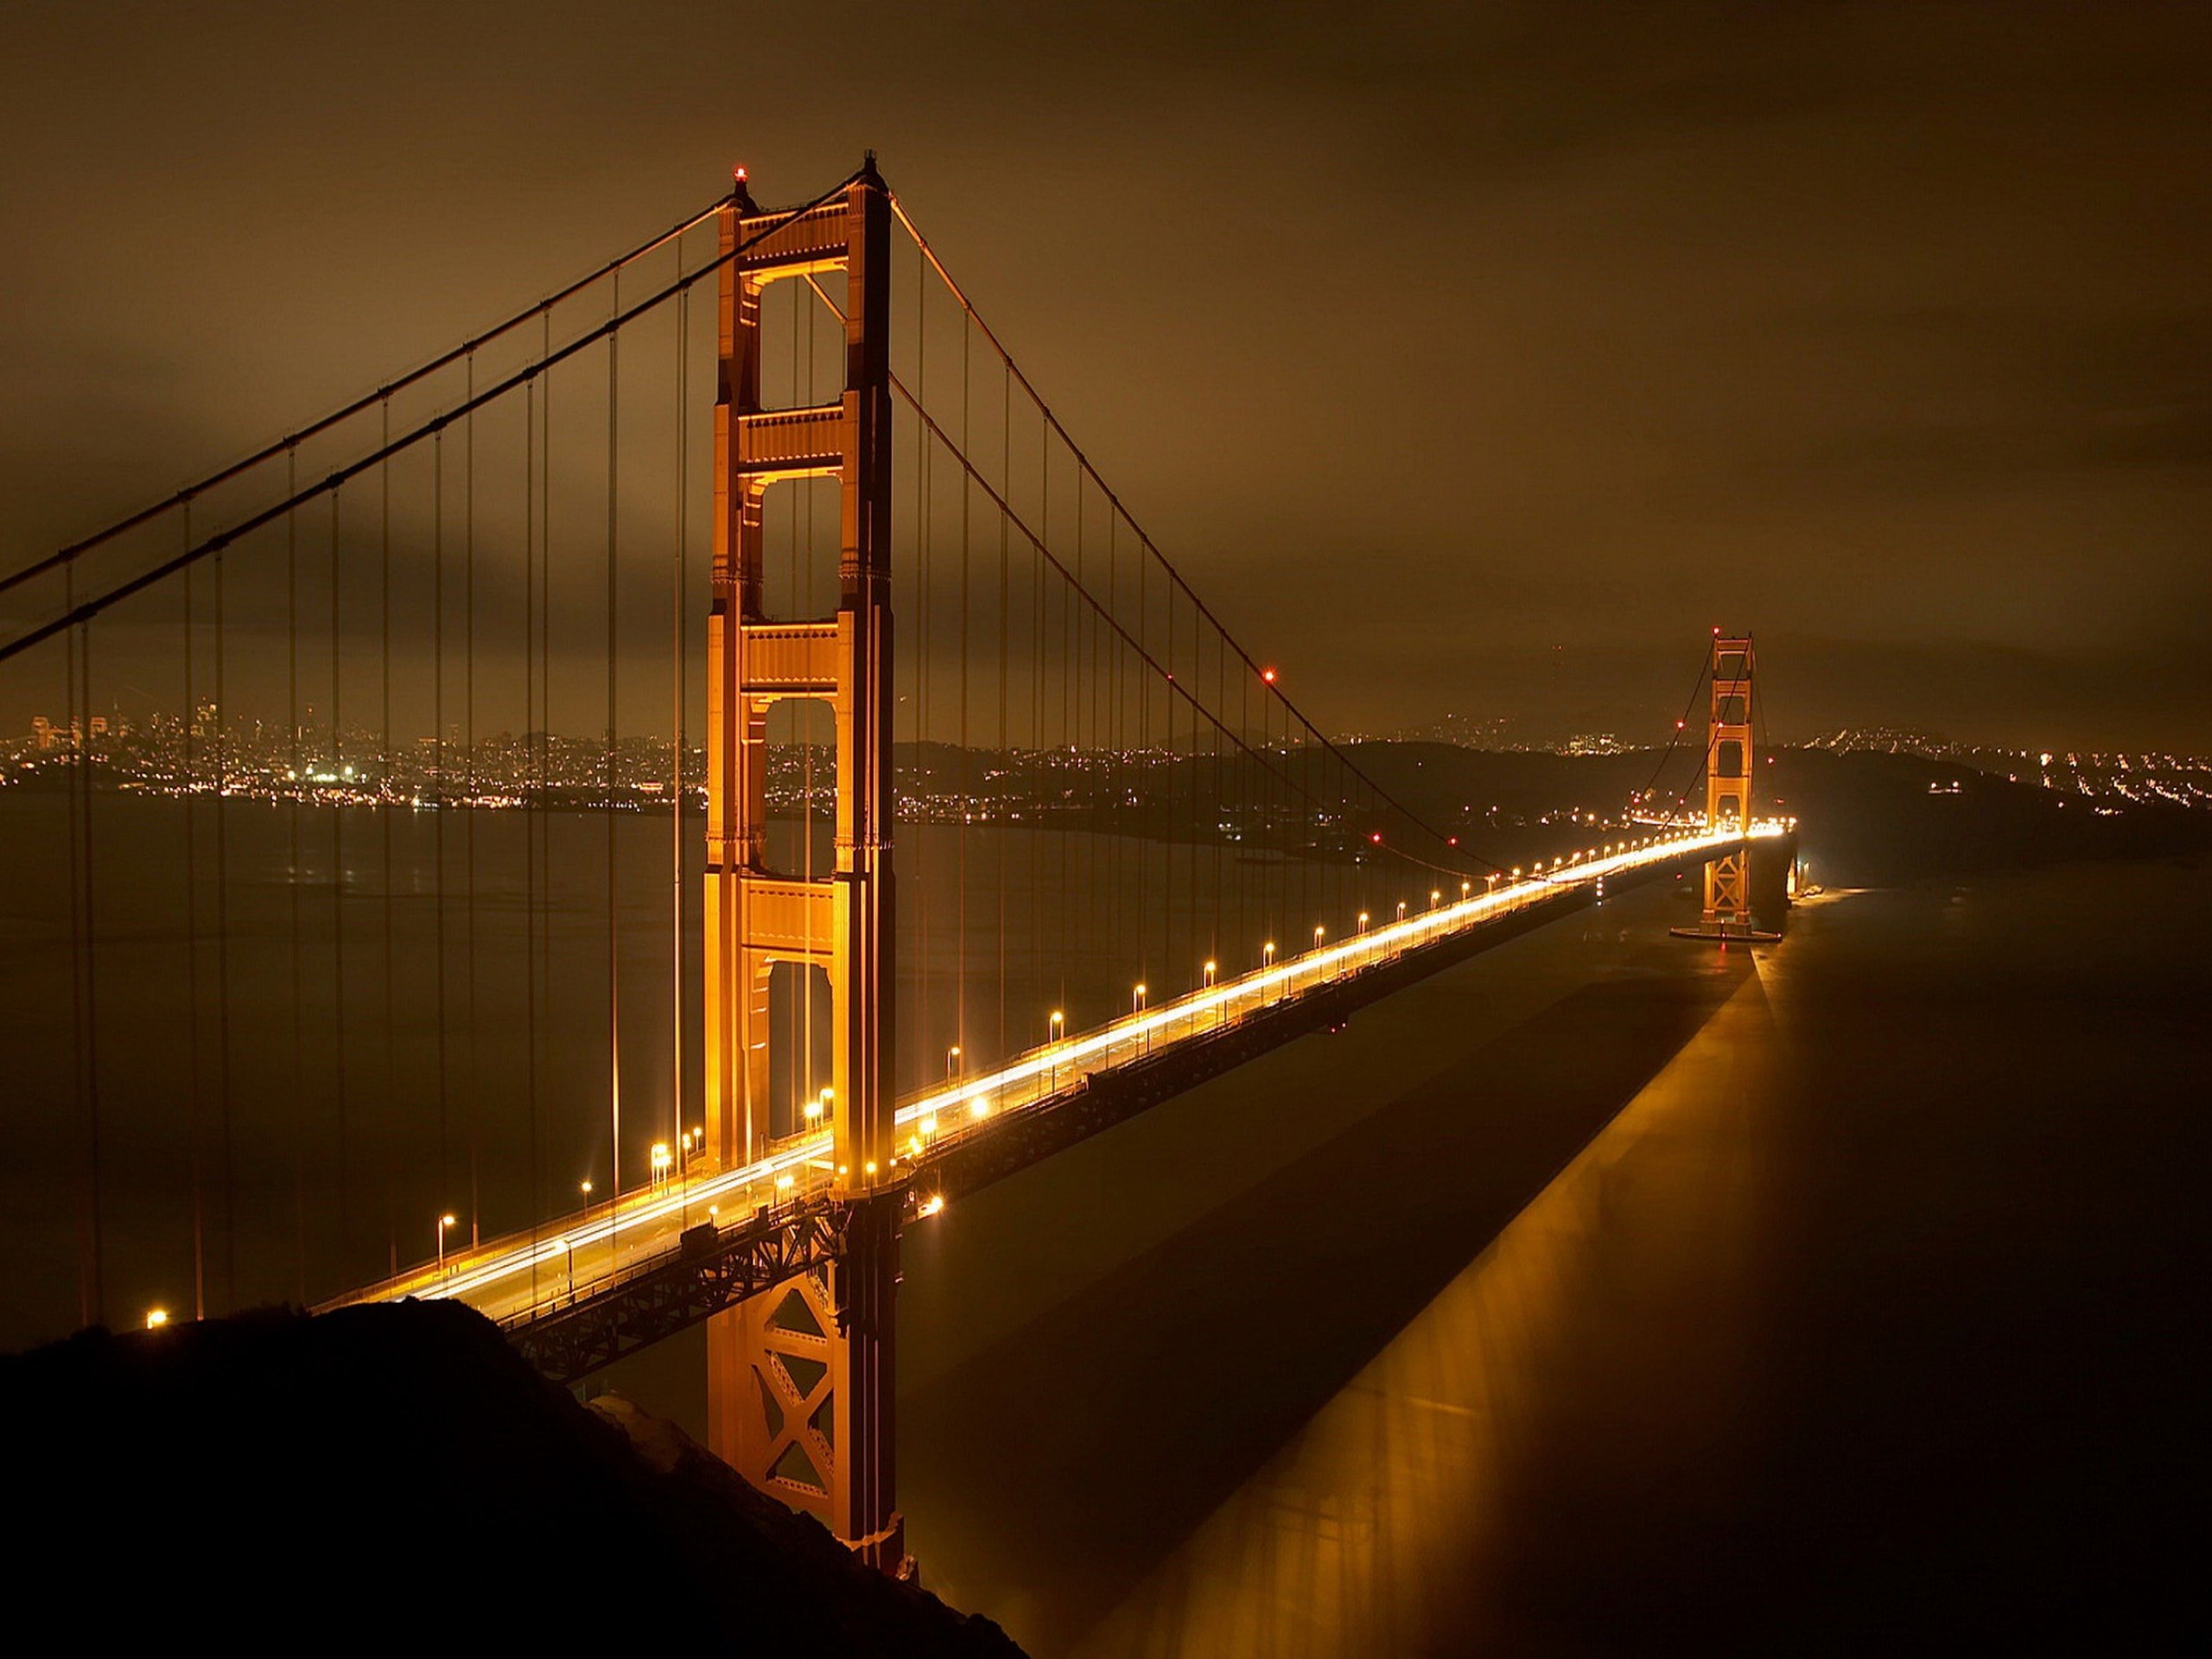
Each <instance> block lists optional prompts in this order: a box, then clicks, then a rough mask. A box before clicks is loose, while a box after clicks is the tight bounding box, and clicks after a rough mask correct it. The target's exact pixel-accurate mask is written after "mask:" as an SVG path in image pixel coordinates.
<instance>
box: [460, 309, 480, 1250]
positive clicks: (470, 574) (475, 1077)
mask: <svg viewBox="0 0 2212 1659" xmlns="http://www.w3.org/2000/svg"><path fill="white" fill-rule="evenodd" d="M467 399H468V403H469V404H470V408H469V410H468V414H467V417H466V422H465V425H464V429H463V432H464V435H465V437H466V438H467V446H466V447H467V460H466V461H465V462H464V468H465V470H464V472H463V474H462V478H461V565H462V578H461V593H462V599H461V634H462V637H463V639H464V640H465V642H466V643H465V644H464V645H463V646H462V649H461V662H462V664H463V666H462V669H461V702H462V705H463V713H462V716H461V718H462V722H463V726H462V739H463V741H464V742H465V743H466V744H467V760H468V783H467V792H468V817H467V819H466V820H465V821H464V824H463V828H462V831H461V842H462V845H461V860H462V863H463V864H464V866H465V867H466V875H465V880H463V882H462V887H463V890H464V892H465V893H466V894H467V897H466V899H464V900H463V909H464V914H463V918H462V926H463V928H464V930H465V931H466V932H467V950H466V960H467V981H468V1094H467V1100H468V1243H469V1244H470V1246H471V1247H472V1248H473V1247H474V1246H475V1245H476V1244H478V1243H481V1242H482V1236H483V1235H482V1227H483V1217H484V1200H483V1193H482V1192H481V1191H480V1188H479V1186H478V1185H477V1165H476V1114H477V1111H478V1109H479V1107H480V1098H479V1097H480V1095H481V1093H482V1090H483V1086H484V1076H483V1071H482V1069H481V1067H480V1065H479V1060H480V1039H479V1037H478V1034H477V1025H476V818H477V815H478V814H479V813H480V811H482V810H483V809H482V807H481V806H480V804H478V801H477V796H476V410H475V407H474V404H475V402H476V353H474V352H471V353H469V354H468V367H467Z"/></svg>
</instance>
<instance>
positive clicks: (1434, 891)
mask: <svg viewBox="0 0 2212 1659" xmlns="http://www.w3.org/2000/svg"><path fill="white" fill-rule="evenodd" d="M1443 897H1444V892H1443V889H1442V888H1440V887H1431V888H1430V889H1429V890H1428V907H1429V908H1430V909H1431V910H1434V909H1435V908H1436V906H1437V904H1438V903H1439V901H1440V900H1441V899H1443Z"/></svg>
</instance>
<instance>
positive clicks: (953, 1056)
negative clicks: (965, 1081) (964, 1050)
mask: <svg viewBox="0 0 2212 1659" xmlns="http://www.w3.org/2000/svg"><path fill="white" fill-rule="evenodd" d="M959 1078H960V1045H959V1044H957V1043H955V1044H954V1045H953V1046H951V1047H950V1048H948V1049H946V1050H945V1051H944V1080H945V1081H946V1082H947V1083H957V1082H958V1081H959Z"/></svg>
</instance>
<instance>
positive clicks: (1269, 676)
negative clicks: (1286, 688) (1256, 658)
mask: <svg viewBox="0 0 2212 1659" xmlns="http://www.w3.org/2000/svg"><path fill="white" fill-rule="evenodd" d="M1260 677H1261V678H1262V680H1264V681H1266V682H1267V683H1268V684H1269V685H1273V684H1274V683H1275V671H1274V670H1273V669H1272V668H1263V669H1262V670H1261V671H1260Z"/></svg>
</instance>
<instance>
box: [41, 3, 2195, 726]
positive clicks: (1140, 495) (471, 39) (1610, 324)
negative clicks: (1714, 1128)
mask: <svg viewBox="0 0 2212 1659" xmlns="http://www.w3.org/2000/svg"><path fill="white" fill-rule="evenodd" d="M867 14H868V8H865V7H861V6H857V5H855V6H847V7H843V8H837V9H820V8H798V7H779V8H769V7H757V8H756V7H738V6H728V5H689V6H680V5H625V6H619V7H613V6H603V5H594V6H574V5H566V4H561V3H534V4H531V5H513V6H499V7H493V6H474V7H467V8H454V7H448V6H445V5H415V6H402V5H375V4H362V5H356V6H349V7H346V8H328V9H326V8H302V7H293V6H283V7H277V6H247V5H203V6H194V7H189V8H187V7H174V6H150V5H149V6H121V5H85V6H69V7H63V6H48V7H39V8H30V7H17V8H14V9H11V11H10V17H9V21H8V25H7V42H8V49H7V51H6V53H5V54H4V56H0V213H4V217H5V222H6V226H7V230H6V233H5V235H4V237H0V300H3V302H0V363H4V365H5V372H4V373H0V492H4V494H5V498H6V499H7V501H8V503H9V512H8V513H7V515H6V518H5V524H4V527H3V528H0V569H12V568H14V567H15V566H16V565H17V564H19V563H23V562H25V561H27V560H29V559H30V558H32V557H34V556H38V555H40V554H41V553H44V552H46V551H48V550H51V548H52V547H54V545H57V544H59V543H60V542H62V541H64V540H66V539H67V538H68V537H72V536H73V535H75V534H78V533H80V532H81V531H85V530H86V529H89V528H91V527H92V526H94V525H96V524H99V523H101V522H104V521H105V519H107V518H112V517H114V516H116V515H117V514H118V513H120V512H123V511H124V510H125V509H127V508H129V507H131V506H135V505H138V504H140V503H141V502H142V501H143V500H146V499H151V498H153V497H155V496H156V495H159V494H162V493H166V492H167V491H168V490H170V489H173V488H174V487H175V486H176V485H177V484H178V483H180V482H181V481H182V480H184V479H185V478H186V477H187V476H188V475H191V474H194V473H195V472H197V471H200V470H201V469H204V468H207V467H210V466H212V465H213V464H216V463H218V462H219V461H224V460H226V459H228V458H229V457H231V456H232V455H234V454H238V453H239V452H241V451H243V450H245V449H247V448H251V447H253V446H254V445H256V444H257V443H258V442H263V441H264V440H266V439H268V438H270V437H271V436H273V435H277V433H279V432H281V431H283V430H284V429H288V428H289V427H290V426H292V425H295V424H296V423H298V422H299V421H301V420H302V418H304V417H306V416H308V415H311V414H313V413H315V412H317V411H319V410H321V409H323V408H324V407H326V406H328V405H331V404H334V403H337V402H339V401H340V400H341V399H343V398H345V397H350V396H352V395H353V394H355V393H357V392H359V391H363V390H365V389H366V388H368V387H370V386H372V385H376V384H377V383H378V381H379V380H381V379H383V378H388V377H389V376H390V375H391V374H392V373H393V372H397V370H398V369H399V368H400V367H401V366H403V365H408V364H411V363H413V362H416V361H418V360H420V359H423V358H425V357H427V356H428V355H429V354H430V353H433V352H435V351H436V350H437V349H439V348H441V347H442V346H446V345H448V344H449V343H451V342H452V341H453V340H456V339H458V338H460V337H461V336H462V335H463V334H467V332H469V331H470V330H471V329H473V328H474V327H479V326H480V325H482V324H483V323H485V322H486V321H489V320H491V319H493V318H494V317H496V316H498V315H503V314H504V313H505V311H507V310H509V309H511V308H516V307H518V306H519V305H521V304H524V303H527V302H529V301H531V300H532V299H534V298H535V297H536V296H537V295H538V294H539V293H541V292H543V290H545V289H548V288H550V287H551V286H553V285H554V284H556V283H558V282H560V281H562V280H563V279H565V278H566V277H569V276H571V275H573V274H575V273H576V272H578V271H580V270H583V269H586V268H588V267H589V266H591V265H593V264H596V263H597V262H598V261H600V260H601V259H602V258H604V257H607V256H608V255H609V254H611V253H613V251H617V250H618V249H619V248H620V247H622V246H625V245H628V244H629V243H631V242H632V241H635V240H637V239H639V238H642V237H643V236H645V235H646V234H649V233H651V232H652V231H655V230H658V229H659V228H661V227H662V226H664V225H666V224H667V223H669V222H671V221H672V220H674V219H676V218H677V217H678V216H679V215H680V214H682V213H684V212H686V211H688V210H690V209H691V208H693V207H698V206H701V205H703V204H704V203H705V202H706V201H708V200H711V199H712V198H713V197H715V195H716V194H719V193H720V192H721V190H722V189H724V188H726V186H727V181H728V168H729V167H730V166H731V165H732V164H733V163H735V162H745V163H747V164H748V165H749V166H750V168H751V169H752V174H753V179H754V181H755V188H756V190H757V192H758V194H760V196H761V197H762V198H763V200H769V201H783V200H801V199H804V197H806V196H808V195H810V194H814V193H815V192H817V191H818V190H820V189H822V188H824V187H825V186H827V185H828V184H829V183H831V182H833V181H835V180H836V179H837V178H839V177H841V176H842V175H843V174H845V173H846V172H847V171H849V169H850V168H852V167H853V166H854V165H855V163H856V162H857V161H858V159H859V156H860V154H861V150H862V149H863V148H864V147H868V146H873V147H874V148H875V149H877V150H878V151H879V152H880V156H881V162H882V166H883V169H884V171H885V174H886V175H887V177H888V178H889V179H890V181H891V182H892V183H893V186H894V188H897V189H898V190H899V192H900V194H901V195H902V197H903V198H904V199H905V200H906V201H907V202H908V203H909V204H910V205H911V207H912V209H913V211H914V213H916V216H917V217H918V219H919V221H920V222H921V224H922V225H923V226H924V228H925V230H927V231H928V232H930V234H931V237H932V238H933V239H934V240H935V241H936V243H937V244H938V246H939V247H940V248H941V249H942V250H943V251H944V252H945V253H946V255H947V257H948V258H949V260H950V262H951V264H953V266H954V268H955V270H957V272H958V273H959V274H960V276H961V277H962V279H963V283H965V284H966V285H967V286H968V288H969V291H970V292H971V293H972V294H973V295H974V296H976V300H977V302H978V303H979V305H980V306H981V307H982V308H983V310H984V312H985V313H986V315H988V316H990V317H991V318H992V319H993V321H994V322H995V325H996V326H997V327H999V329H1000V330H1001V333H1002V334H1004V335H1005V336H1006V337H1007V340H1008V341H1009V343H1011V344H1012V345H1013V346H1014V349H1015V350H1016V352H1017V353H1019V354H1020V356H1021V357H1022V359H1024V361H1025V362H1026V364H1027V366H1028V368H1029V370H1030V372H1031V373H1032V375H1033V378H1035V380H1036V381H1037V383H1038V384H1039V386H1040V387H1041V388H1042V389H1043V390H1044V391H1045V392H1046V395H1047V396H1048V397H1051V398H1052V401H1053V402H1054V404H1056V406H1057V407H1058V409H1059V410H1061V411H1062V412H1063V413H1064V415H1065V417H1066V418H1067V420H1068V423H1069V424H1070V426H1071V429H1073V430H1074V432H1075V434H1076V435H1077V438H1078V440H1079V441H1081V442H1084V445H1085V447H1086V448H1088V449H1089V451H1090V454H1092V456H1093V457H1094V459H1096V461H1097V462H1098V463H1099V466H1100V467H1101V470H1102V471H1103V473H1104V474H1105V475H1106V476H1107V477H1108V478H1109V480H1113V482H1114V483H1115V485H1116V488H1117V489H1118V490H1119V491H1120V492H1121V493H1122V496H1123V498H1124V499H1126V500H1128V502H1129V503H1130V504H1131V505H1133V507H1134V508H1135V510H1136V512H1137V513H1138V515H1139V516H1140V518H1141V519H1142V520H1143V521H1144V522H1145V523H1146V524H1147V526H1148V527H1149V528H1150V529H1151V530H1152V531H1153V533H1154V536H1155V537H1157V538H1158V539H1159V540H1160V543H1161V544H1162V546H1163V547H1164V548H1165V549H1166V551H1167V552H1168V553H1169V554H1170V556H1173V557H1174V558H1176V559H1177V560H1178V562H1179V563H1181V564H1182V566H1183V567H1184V568H1185V570H1186V571H1187V572H1188V573H1189V574H1190V575H1191V576H1192V581H1193V582H1194V584H1195V585H1196V586H1197V587H1198V589H1199V591H1200V592H1201V593H1203V594H1205V595H1207V596H1208V598H1209V599H1210V600H1211V601H1212V602H1214V603H1215V604H1216V606H1217V607H1218V608H1219V610H1220V611H1221V613H1223V615H1224V618H1225V620H1228V621H1229V623H1230V626H1232V627H1233V628H1235V629H1236V631H1237V632H1240V633H1241V634H1242V635H1243V636H1244V637H1245V638H1247V639H1249V640H1250V641H1252V642H1253V643H1254V644H1255V645H1256V646H1258V647H1260V648H1261V649H1262V650H1263V651H1265V652H1266V653H1267V654H1268V655H1269V656H1271V657H1273V658H1276V659H1277V660H1279V661H1281V663H1282V664H1284V667H1285V671H1286V673H1287V675H1288V676H1289V677H1291V683H1293V684H1294V686H1295V688H1296V689H1297V690H1298V691H1299V692H1300V695H1301V696H1302V697H1303V698H1304V700H1305V701H1306V703H1307V705H1308V706H1309V707H1310V708H1311V709H1313V710H1314V711H1315V713H1316V714H1317V715H1319V716H1320V717H1321V718H1322V719H1323V721H1324V723H1325V724H1328V725H1331V726H1332V727H1336V728H1382V727H1389V726H1395V725H1398V724H1402V723H1404V724H1411V723H1420V722H1426V721H1433V720H1435V719H1437V718H1439V717H1440V716H1442V715H1446V714H1447V713H1456V714H1459V715H1466V716H1470V717H1473V718H1478V719H1479V718H1489V717H1493V716H1498V715H1503V716H1507V717H1509V718H1510V719H1511V720H1513V721H1516V723H1517V724H1518V726H1519V728H1521V729H1523V730H1525V731H1527V732H1528V733H1529V734H1532V735H1537V734H1544V731H1545V730H1546V729H1548V730H1561V729H1569V728H1578V727H1580V728H1611V729H1614V730H1617V731H1619V732H1621V733H1622V734H1624V735H1628V736H1630V737H1638V738H1643V737H1650V736H1652V735H1655V734H1657V733H1658V732H1660V731H1661V730H1662V729H1663V728H1665V727H1666V726H1668V725H1669V724H1670V723H1671V720H1672V717H1673V715H1674V714H1675V713H1676V712H1677V711H1678V709H1679V705H1680V702H1681V694H1682V691H1683V690H1684V688H1685V687H1686V685H1687V684H1688V677H1689V676H1690V674H1692V673H1693V672H1694V669H1695V665H1696V653H1697V651H1698V640H1699V638H1700V636H1701V635H1703V634H1704V633H1705V632H1706V631H1707V628H1708V626H1711V625H1713V624H1715V623H1720V624H1725V625H1726V626H1731V627H1744V626H1748V627H1751V628H1753V629H1755V630H1756V631H1757V632H1758V635H1759V638H1760V641H1761V646H1762V654H1763V663H1762V666H1763V668H1764V669H1765V671H1766V684H1767V687H1768V691H1769V696H1770V701H1769V702H1767V705H1766V708H1767V713H1768V717H1769V719H1770V721H1771V722H1772V723H1773V725H1774V728H1775V729H1776V732H1777V735H1778V736H1782V735H1787V736H1799V737H1802V736H1806V735H1809V734H1812V733H1813V732H1815V731H1817V730H1821V729H1825V728H1831V727H1834V726H1837V725H1841V724H1847V723H1852V724H1872V723H1889V724H1896V725H1906V726H1911V727H1916V728H1922V729H1929V730H1934V731H1937V732H1941V733H1944V734H1949V735H1951V736H1954V737H1958V738H1962V739H1978V740H1988V741H2010V742H2015V743H2021V744H2041V745H2045V746H2050V747H2058V746H2078V747H2093V746H2107V747H2150V746H2163V745H2171V746H2176V747H2194V748H2198V749H2212V666H2208V664H2212V651H2208V650H2206V649H2205V645H2204V640H2203V638H2202V636H2203V633H2204V627H2205V622H2206V619H2207V617H2208V615H2212V535H2208V526H2212V391H2208V386H2209V385H2212V284H2208V281H2207V276H2206V273H2207V271H2208V270H2212V199H2209V198H2212V114H2208V111H2212V100H2208V99H2206V97H2205V87H2206V86H2207V85H2208V84H2212V9H2208V8H2206V7H2204V6H2202V5H2185V6H2184V5H2176V6H2157V5H2121V4H2112V5H2104V6H2098V7H2084V6H2050V5H2031V4H2021V3H2012V4H2005V5H1978V6H1940V7H1939V6H1931V5H1926V4H1917V3H1909V4H1896V5H1859V4H1824V5H1818V6H1813V5H1794V4H1793V5H1776V4H1773V3H1764V4H1747V5H1742V6H1692V5H1664V6H1660V5H1643V4H1606V5H1596V4H1582V5H1576V6H1573V7H1560V6H1555V5H1526V6H1505V5H1483V6H1469V7H1455V8H1438V9H1435V10H1429V9H1426V8H1422V9H1413V8H1396V9H1386V10H1370V9H1365V8H1356V7H1344V6H1336V7H1325V8H1324V7H1281V8H1258V7H1251V8H1243V7H1205V6H1194V5H1179V6H1172V7H1159V8H1152V7H1138V6H1132V5H1118V6H1117V5H1108V6H1100V7H1095V8H1087V9H1084V10H1083V11H1082V12H1080V13H1079V14H1078V13H1077V11H1076V10H1073V9H1065V10H1063V9H1057V8H1039V7H1033V6H1013V5H1006V6H959V7H912V8H886V9H883V10H882V11H881V12H880V15H878V16H872V17H871V16H868V15H867ZM842 18H851V19H855V20H863V21H860V22H856V24H855V29H854V32H853V33H852V34H851V35H848V36H841V35H839V34H838V33H837V32H836V27H835V24H836V20H838V19H842ZM1555 648H1557V649H1555Z"/></svg>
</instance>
